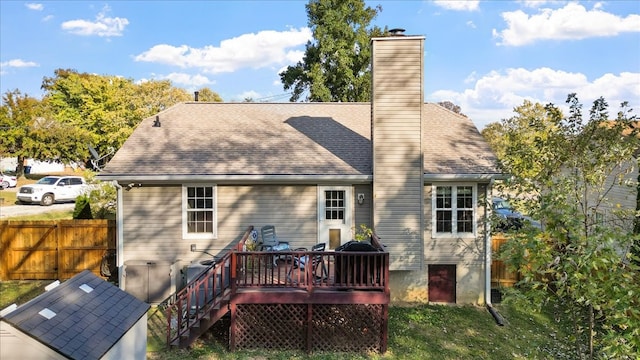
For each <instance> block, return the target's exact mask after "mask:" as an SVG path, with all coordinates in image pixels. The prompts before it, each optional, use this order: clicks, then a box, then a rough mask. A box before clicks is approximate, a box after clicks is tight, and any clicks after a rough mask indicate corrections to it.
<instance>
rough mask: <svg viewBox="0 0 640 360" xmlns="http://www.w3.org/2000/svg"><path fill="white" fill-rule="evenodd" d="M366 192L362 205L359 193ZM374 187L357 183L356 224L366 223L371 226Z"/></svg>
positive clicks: (354, 196) (355, 187)
mask: <svg viewBox="0 0 640 360" xmlns="http://www.w3.org/2000/svg"><path fill="white" fill-rule="evenodd" d="M359 193H362V194H364V201H363V202H362V205H360V204H358V194H359ZM372 195H373V193H372V187H371V185H355V186H354V189H353V203H354V204H355V205H354V210H353V211H354V217H353V219H354V221H353V224H354V226H356V227H358V226H360V224H365V225H367V226H368V227H370V228H371V227H372V226H371V210H372V209H371V204H372V201H371V199H372Z"/></svg>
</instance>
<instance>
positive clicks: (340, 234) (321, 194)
mask: <svg viewBox="0 0 640 360" xmlns="http://www.w3.org/2000/svg"><path fill="white" fill-rule="evenodd" d="M351 194H352V190H351V187H350V186H318V242H319V243H326V244H327V250H333V249H335V248H337V247H339V246H340V245H342V244H344V243H346V242H348V241H349V240H351V228H352V227H353V224H352V220H351V217H352V216H351V213H352V212H353V199H352V196H351Z"/></svg>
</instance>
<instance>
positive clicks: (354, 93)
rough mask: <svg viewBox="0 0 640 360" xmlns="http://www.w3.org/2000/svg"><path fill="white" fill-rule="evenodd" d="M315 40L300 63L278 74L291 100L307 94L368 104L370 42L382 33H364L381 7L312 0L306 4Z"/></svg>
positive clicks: (377, 30)
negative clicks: (366, 102)
mask: <svg viewBox="0 0 640 360" xmlns="http://www.w3.org/2000/svg"><path fill="white" fill-rule="evenodd" d="M306 9H307V15H308V25H309V27H310V28H311V30H312V32H313V38H314V39H313V40H312V41H309V42H308V43H307V45H306V50H305V54H304V58H303V60H302V61H301V62H298V63H297V64H296V65H295V66H289V67H287V69H286V70H284V71H283V72H281V73H280V79H281V81H282V83H283V84H284V89H285V91H289V90H292V95H291V98H290V101H298V100H300V99H301V98H302V96H303V94H305V93H307V96H306V99H305V100H307V101H314V102H332V101H341V102H359V101H370V99H371V68H370V60H371V48H370V45H369V41H370V39H371V38H372V37H376V36H381V35H383V33H384V32H386V28H385V30H384V31H383V30H382V29H380V28H379V27H376V26H374V27H372V28H371V29H368V26H369V24H370V23H371V21H372V20H373V19H374V18H375V17H376V16H377V14H378V12H380V11H382V7H380V6H377V7H376V8H371V7H368V6H365V3H364V1H362V0H311V1H309V3H308V4H307V5H306Z"/></svg>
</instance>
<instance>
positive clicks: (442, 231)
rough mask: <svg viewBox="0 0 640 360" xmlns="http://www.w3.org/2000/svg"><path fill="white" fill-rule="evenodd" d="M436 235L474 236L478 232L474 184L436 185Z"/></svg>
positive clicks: (434, 199) (433, 201) (434, 192)
mask: <svg viewBox="0 0 640 360" xmlns="http://www.w3.org/2000/svg"><path fill="white" fill-rule="evenodd" d="M432 199H433V200H432V208H433V218H432V220H433V231H432V233H433V236H434V237H451V236H455V237H473V236H475V232H476V220H475V219H476V189H475V186H474V185H434V189H433V197H432Z"/></svg>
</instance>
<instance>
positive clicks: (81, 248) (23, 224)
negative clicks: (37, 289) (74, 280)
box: [0, 220, 116, 281]
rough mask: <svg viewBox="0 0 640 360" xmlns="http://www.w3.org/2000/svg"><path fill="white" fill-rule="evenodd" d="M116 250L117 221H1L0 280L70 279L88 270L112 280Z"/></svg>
mask: <svg viewBox="0 0 640 360" xmlns="http://www.w3.org/2000/svg"><path fill="white" fill-rule="evenodd" d="M115 249H116V223H115V221H114V220H46V221H20V220H7V221H0V281H3V280H66V279H69V278H71V277H73V276H74V275H76V274H78V273H79V272H81V271H83V270H85V269H88V270H91V271H92V272H93V273H94V274H96V275H98V276H102V277H104V278H108V276H106V274H105V272H104V270H105V265H106V268H111V269H113V268H114V266H115V256H114V254H115ZM104 258H106V259H108V260H109V261H110V262H113V264H110V263H109V264H103V259H104ZM101 268H102V270H103V271H101Z"/></svg>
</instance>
